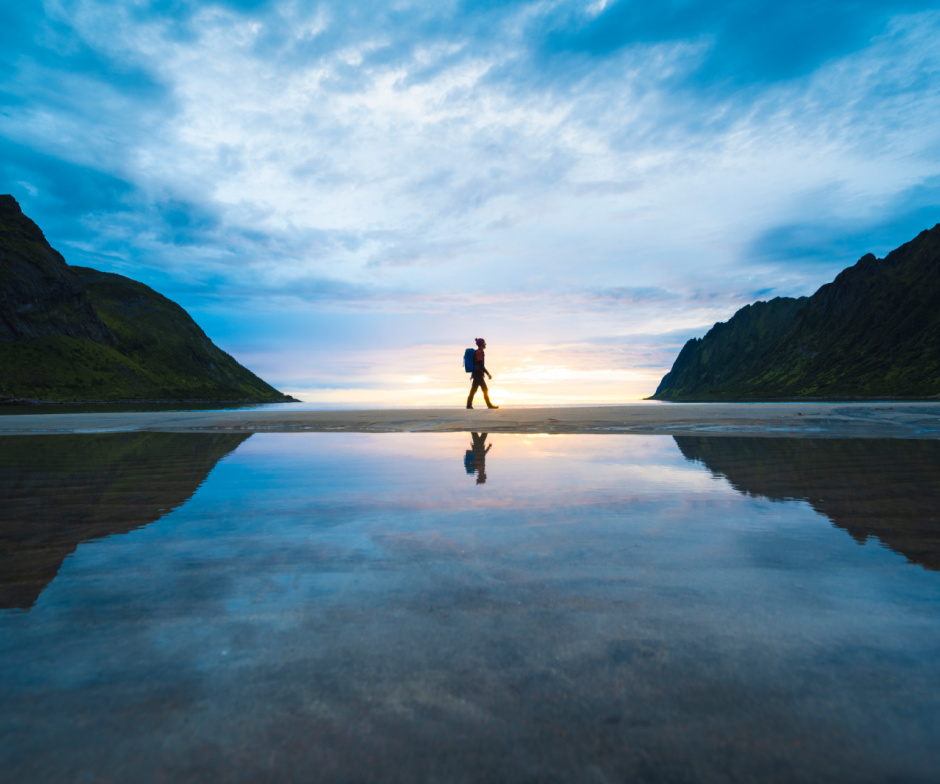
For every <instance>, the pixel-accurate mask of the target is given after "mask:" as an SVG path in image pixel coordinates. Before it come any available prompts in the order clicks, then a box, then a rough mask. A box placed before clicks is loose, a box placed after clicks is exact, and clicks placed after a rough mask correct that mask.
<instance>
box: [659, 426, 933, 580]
mask: <svg viewBox="0 0 940 784" xmlns="http://www.w3.org/2000/svg"><path fill="white" fill-rule="evenodd" d="M674 438H675V440H676V444H678V446H679V449H680V450H681V451H682V454H683V455H685V457H686V458H687V459H689V460H699V461H701V462H702V463H703V464H704V465H705V467H706V468H708V469H710V470H711V471H712V473H714V474H718V475H721V476H724V477H726V478H727V479H728V481H729V482H730V483H731V484H732V486H733V487H734V488H735V489H736V490H739V491H740V492H742V493H747V494H750V495H762V496H766V497H767V498H770V499H771V500H774V501H777V500H782V499H791V498H796V499H803V500H806V501H809V503H810V504H811V505H812V506H813V508H814V509H815V510H816V511H817V512H820V513H822V514H824V515H826V516H827V517H828V518H829V519H830V520H832V522H833V523H835V525H837V526H839V527H840V528H844V529H845V530H846V531H848V532H849V534H851V535H852V537H853V538H855V539H856V541H858V542H864V541H865V540H866V539H867V538H868V537H869V536H876V537H878V539H880V540H881V541H882V542H883V543H884V544H885V545H886V546H887V547H890V548H891V549H892V550H894V551H896V552H898V553H901V554H902V555H904V556H905V557H906V558H907V559H908V560H909V561H911V562H912V563H916V564H920V565H921V566H924V567H926V568H928V569H938V570H940V442H938V441H908V440H900V439H839V440H829V439H820V440H815V441H814V440H806V439H796V438H726V437H711V438H709V437H697V436H674Z"/></svg>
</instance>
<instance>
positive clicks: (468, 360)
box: [463, 348, 477, 373]
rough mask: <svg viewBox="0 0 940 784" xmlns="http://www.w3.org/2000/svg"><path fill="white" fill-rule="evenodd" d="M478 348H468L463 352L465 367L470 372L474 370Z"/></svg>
mask: <svg viewBox="0 0 940 784" xmlns="http://www.w3.org/2000/svg"><path fill="white" fill-rule="evenodd" d="M476 353H477V350H476V349H475V348H468V349H467V350H466V351H464V352H463V369H464V370H466V371H467V372H468V373H472V372H473V357H474V356H475V355H476Z"/></svg>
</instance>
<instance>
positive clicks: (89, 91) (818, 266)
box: [0, 0, 940, 361]
mask: <svg viewBox="0 0 940 784" xmlns="http://www.w3.org/2000/svg"><path fill="white" fill-rule="evenodd" d="M938 34H940V14H938V13H937V12H936V11H935V10H934V9H932V8H931V7H930V6H929V5H928V4H926V3H919V2H902V3H892V4H887V3H857V2H855V3H851V4H849V3H847V2H841V0H840V1H839V2H814V3H809V2H806V1H804V0H799V1H798V2H795V3H791V4H783V5H780V4H778V5H767V4H764V5H754V4H753V3H744V2H737V1H735V2H731V3H725V4H715V3H706V2H704V0H685V1H684V2H665V3H659V4H652V5H651V4H646V5H643V4H640V3H636V2H628V1H627V0H609V1H608V2H577V3H576V2H573V1H572V2H567V1H565V0H558V1H553V2H547V1H544V0H539V1H537V2H536V1H535V0H533V1H532V2H498V3H497V2H458V1H457V0H452V1H450V2H441V3H411V2H402V3H395V4H389V3H386V2H378V0H376V2H356V3H339V2H324V3H318V4H309V3H304V2H295V1H293V0H291V1H290V2H288V1H287V0H283V1H281V0H267V1H266V2H212V3H198V4H194V3H181V2H171V1H169V0H167V1H163V2H153V3H143V4H142V3H110V2H107V3H106V2H103V0H78V1H77V2H68V3H66V2H58V1H57V0H47V1H46V2H43V3H38V2H37V3H21V4H14V5H13V6H11V9H10V10H9V11H8V12H5V25H4V27H3V28H2V29H0V44H2V45H0V177H2V178H3V182H4V183H5V184H6V187H5V188H3V190H9V191H12V192H13V193H14V195H16V196H17V198H18V199H19V200H20V201H21V203H22V204H23V206H24V209H26V211H27V213H28V214H30V215H31V216H32V217H33V218H34V219H36V220H37V221H38V222H39V223H40V225H41V226H42V227H43V228H44V229H45V230H46V233H47V235H48V236H49V238H50V240H51V241H52V242H53V245H55V246H56V247H58V248H59V249H60V250H61V251H62V252H63V253H64V254H65V255H66V257H67V259H68V260H69V261H71V262H73V263H85V264H90V265H92V266H100V267H102V268H105V269H111V270H114V271H118V272H121V273H122V274H127V275H131V276H132V277H136V278H138V279H140V280H143V281H144V282H146V283H148V284H150V285H153V286H154V287H155V288H157V289H158V290H160V291H163V292H164V293H167V294H168V295H171V296H173V297H174V298H177V299H179V300H180V301H181V303H182V304H184V305H185V306H187V307H190V308H193V309H194V311H196V312H200V313H204V314H208V317H209V318H211V319H214V322H213V323H215V324H216V326H217V328H218V329H219V330H220V331H219V333H218V334H219V336H220V337H219V339H220V341H222V342H224V341H225V339H226V338H227V337H230V338H231V339H232V340H233V342H237V343H238V344H239V345H249V344H251V345H255V346H257V345H260V343H259V341H260V340H261V338H260V337H259V338H257V339H253V338H251V336H250V335H248V334H247V333H245V331H244V330H243V329H242V328H241V327H240V326H232V325H233V323H236V322H238V321H239V319H241V320H243V321H246V322H248V323H250V324H254V326H253V329H254V330H255V333H254V334H256V335H259V336H260V335H262V334H263V335H265V338H264V340H265V341H267V343H266V344H265V345H266V346H267V349H265V350H269V351H273V352H276V351H278V350H280V349H279V348H278V346H279V345H280V344H279V340H283V339H284V338H283V335H284V331H283V330H281V332H278V330H276V329H271V330H265V329H264V327H263V324H262V322H263V321H264V320H265V319H272V320H274V321H275V322H277V320H278V319H279V318H281V315H282V313H288V312H289V313H290V314H295V315H297V318H298V319H300V321H298V322H297V323H298V324H306V325H308V326H307V327H303V328H305V329H311V328H313V327H310V326H309V325H311V324H313V325H315V328H316V329H317V330H322V331H324V333H329V334H331V336H334V337H335V336H336V335H337V334H338V333H339V331H341V330H345V331H346V332H347V333H348V334H350V335H355V339H356V340H359V341H362V345H363V346H366V347H367V346H368V340H369V338H368V336H367V334H366V332H365V331H362V332H360V331H359V330H357V329H355V328H354V326H353V318H354V317H357V316H358V317H361V319H363V320H364V322H365V321H367V322H368V323H369V325H370V328H371V329H375V330H382V331H383V334H387V335H394V337H395V340H397V341H399V342H403V343H408V342H409V341H413V340H417V339H418V337H415V336H412V337H409V330H411V331H412V332H413V333H414V334H415V335H417V334H418V333H421V335H422V336H423V335H426V334H427V333H428V332H431V333H434V334H435V335H438V336H439V338H440V339H441V340H447V339H457V336H459V335H462V334H464V332H469V333H473V332H475V331H476V326H474V325H477V324H480V325H486V326H488V327H489V328H490V330H496V332H499V331H501V330H504V331H505V333H504V334H505V336H506V337H508V336H510V334H512V333H513V332H515V334H518V335H525V336H526V339H530V340H532V341H534V342H539V341H540V340H542V341H546V340H548V339H549V338H550V337H551V336H553V335H564V336H565V337H566V339H570V340H579V339H587V338H588V337H590V336H592V335H598V334H606V335H626V334H630V333H631V332H636V333H640V334H649V333H665V332H670V331H673V330H680V331H681V330H688V329H692V328H694V327H697V326H700V325H703V324H709V323H713V322H714V321H715V320H719V319H726V318H727V317H728V316H730V315H731V314H732V313H733V312H734V310H736V309H737V308H738V307H740V306H741V305H743V304H745V303H746V302H748V301H750V299H751V298H753V297H755V296H762V297H763V296H771V295H775V294H802V293H808V292H809V291H812V290H814V289H815V288H816V287H818V286H819V285H820V284H821V283H823V282H825V281H826V280H828V279H830V278H831V277H832V275H833V274H834V273H835V272H837V271H838V269H841V266H844V265H845V264H847V263H852V262H853V261H854V260H855V259H857V258H858V257H859V256H860V255H862V254H863V253H864V252H867V251H869V250H874V251H875V252H879V253H881V252H884V251H886V250H889V249H890V248H891V247H894V246H895V245H896V244H898V243H900V242H902V241H904V240H906V239H910V238H911V237H912V236H914V234H916V233H917V231H919V230H921V229H923V228H926V227H927V226H929V225H933V223H936V222H937V218H936V217H934V213H935V210H936V206H937V204H938V198H940V196H938V190H940V186H938V185H937V178H938V177H940V158H938V156H937V154H936V153H937V150H940V130H938V128H937V124H936V122H935V121H934V118H935V117H936V114H937V109H938V106H940V78H938V77H940V52H938V50H937V47H936V44H935V41H936V39H937V35H938ZM310 312H315V314H316V317H315V318H314V317H313V316H310V319H311V320H309V321H303V319H304V318H307V317H308V316H309V314H310ZM226 313H229V314H230V315H228V316H227V315H225V314H226ZM293 317H294V316H293V315H291V316H289V317H288V316H287V315H284V316H283V318H284V319H285V320H289V318H293ZM418 319H423V324H418V323H417V320H418ZM278 323H280V322H278ZM285 323H286V322H285ZM491 334H496V333H494V332H492V331H491ZM350 339H351V338H350ZM421 339H423V337H422V338H421ZM363 350H367V349H366V348H364V349H363ZM650 356H652V354H650V355H647V359H649V357H650ZM637 361H639V359H638V360H637ZM644 361H646V360H644ZM649 361H654V360H649Z"/></svg>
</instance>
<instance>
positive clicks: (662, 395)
mask: <svg viewBox="0 0 940 784" xmlns="http://www.w3.org/2000/svg"><path fill="white" fill-rule="evenodd" d="M936 395H940V224H937V225H936V226H934V228H932V229H929V230H927V231H923V232H921V233H920V234H919V235H918V236H917V237H916V238H914V239H913V240H911V241H910V242H908V243H906V244H904V245H902V246H901V247H900V248H897V249H896V250H893V251H891V253H889V254H888V255H887V256H886V257H885V258H884V259H877V258H875V257H874V256H873V255H872V254H870V253H869V254H867V255H865V256H863V257H862V258H861V259H859V261H858V262H857V263H856V264H854V265H853V266H851V267H849V268H848V269H845V270H843V271H842V272H840V273H839V274H838V275H837V276H836V278H835V280H833V281H832V282H831V283H827V284H825V285H824V286H822V287H820V289H819V290H818V291H817V292H816V293H815V294H813V295H812V296H811V297H801V298H799V299H793V298H789V297H779V298H777V299H774V300H771V301H770V302H756V303H754V304H753V305H747V306H745V307H743V308H742V309H741V310H739V311H738V312H737V313H735V314H734V316H732V318H731V319H729V320H728V321H727V322H725V323H719V324H716V325H715V326H714V327H712V329H711V330H709V331H708V333H707V334H706V335H705V336H704V337H703V338H693V339H692V340H690V341H689V342H688V343H686V345H685V346H684V347H683V349H682V351H681V352H680V353H679V356H678V357H677V358H676V361H675V363H674V364H673V367H672V370H670V371H669V373H667V374H666V375H665V376H664V377H663V380H662V382H661V383H660V385H659V387H658V388H657V390H656V393H655V394H654V395H653V398H654V399H659V400H721V399H774V398H776V399H779V398H795V397H904V396H910V397H932V396H936Z"/></svg>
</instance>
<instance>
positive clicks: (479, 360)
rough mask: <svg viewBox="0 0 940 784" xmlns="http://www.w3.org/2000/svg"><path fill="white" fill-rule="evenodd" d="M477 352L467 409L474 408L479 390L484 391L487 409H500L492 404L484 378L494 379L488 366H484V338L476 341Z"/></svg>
mask: <svg viewBox="0 0 940 784" xmlns="http://www.w3.org/2000/svg"><path fill="white" fill-rule="evenodd" d="M476 344H477V351H476V354H474V355H473V375H472V376H471V378H472V379H473V383H472V384H471V385H470V397H468V398H467V408H473V396H474V395H475V394H476V393H477V389H482V390H483V399H484V400H485V401H486V407H487V408H499V406H494V405H493V404H492V403H491V402H490V391H489V390H488V389H487V388H486V381H485V380H484V378H483V376H484V375H487V376H489V377H490V379H492V378H493V377H492V376H491V375H490V371H488V370H487V369H486V366H485V365H484V364H483V349H485V348H486V341H485V340H484V339H483V338H477V339H476Z"/></svg>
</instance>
